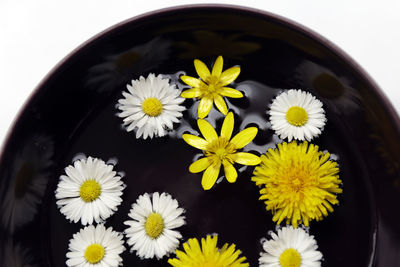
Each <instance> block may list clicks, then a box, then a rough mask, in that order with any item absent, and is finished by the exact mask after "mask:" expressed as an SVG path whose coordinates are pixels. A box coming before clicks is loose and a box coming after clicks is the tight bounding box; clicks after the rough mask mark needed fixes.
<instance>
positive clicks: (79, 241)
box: [66, 224, 125, 267]
mask: <svg viewBox="0 0 400 267" xmlns="http://www.w3.org/2000/svg"><path fill="white" fill-rule="evenodd" d="M122 237H123V236H122V235H121V234H119V233H118V232H115V231H113V229H112V227H109V228H107V229H106V228H105V227H104V225H102V224H99V225H97V226H96V227H94V226H93V225H89V226H86V227H85V228H83V229H81V230H80V231H79V232H78V233H76V234H74V235H73V238H72V239H71V240H70V241H69V251H68V253H67V258H68V259H67V262H66V264H67V266H70V267H74V266H76V267H96V266H98V267H108V266H110V267H111V266H120V265H122V258H121V256H120V254H121V253H122V252H124V251H125V247H124V240H122Z"/></svg>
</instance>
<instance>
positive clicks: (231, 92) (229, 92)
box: [221, 87, 243, 98]
mask: <svg viewBox="0 0 400 267" xmlns="http://www.w3.org/2000/svg"><path fill="white" fill-rule="evenodd" d="M221 95H223V96H227V97H231V98H241V97H243V94H242V92H240V91H238V90H236V89H233V88H229V87H222V91H221Z"/></svg>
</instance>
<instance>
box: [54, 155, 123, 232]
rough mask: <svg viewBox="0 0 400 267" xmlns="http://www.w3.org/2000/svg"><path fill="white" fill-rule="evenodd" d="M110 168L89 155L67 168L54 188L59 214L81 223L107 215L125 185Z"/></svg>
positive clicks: (110, 212)
mask: <svg viewBox="0 0 400 267" xmlns="http://www.w3.org/2000/svg"><path fill="white" fill-rule="evenodd" d="M113 167H114V166H113V165H110V164H109V165H107V164H106V163H105V162H104V161H102V160H101V159H96V158H92V157H89V158H87V159H81V160H77V161H75V162H74V166H71V165H70V166H68V167H66V168H65V173H66V175H61V177H60V181H59V183H58V186H57V189H56V198H57V199H59V200H58V201H57V205H58V206H59V208H60V211H61V213H62V214H64V215H65V217H66V218H67V219H69V220H71V221H74V222H75V223H76V222H78V221H79V220H81V223H82V225H86V224H92V223H93V221H95V222H96V223H99V222H101V221H102V220H105V219H107V218H108V217H110V216H111V215H112V214H113V213H114V212H115V211H116V210H117V206H118V205H120V204H121V202H122V199H121V195H122V190H123V189H124V187H125V185H124V183H123V182H122V181H121V177H120V176H118V175H117V174H116V172H115V171H113Z"/></svg>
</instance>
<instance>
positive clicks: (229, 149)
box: [204, 137, 236, 162]
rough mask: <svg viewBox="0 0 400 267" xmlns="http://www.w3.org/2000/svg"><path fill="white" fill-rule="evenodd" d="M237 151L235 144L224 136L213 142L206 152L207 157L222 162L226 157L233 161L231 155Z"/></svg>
mask: <svg viewBox="0 0 400 267" xmlns="http://www.w3.org/2000/svg"><path fill="white" fill-rule="evenodd" d="M235 152H236V148H235V146H234V145H233V144H231V143H230V142H229V141H228V140H226V139H225V138H223V137H218V139H216V140H214V141H213V142H211V144H210V145H209V147H208V148H207V150H206V151H204V154H205V155H206V156H207V157H211V158H212V159H213V160H214V161H217V162H220V161H222V160H224V159H227V160H229V161H232V160H230V158H229V155H230V154H234V153H235Z"/></svg>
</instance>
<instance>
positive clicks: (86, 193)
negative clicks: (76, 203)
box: [79, 180, 101, 202]
mask: <svg viewBox="0 0 400 267" xmlns="http://www.w3.org/2000/svg"><path fill="white" fill-rule="evenodd" d="M100 194H101V186H100V184H99V183H98V182H96V181H95V180H87V181H85V182H84V183H83V184H82V185H81V188H80V189H79V195H80V197H81V199H82V200H83V201H85V202H92V201H93V200H96V199H97V198H98V197H99V196H100Z"/></svg>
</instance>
